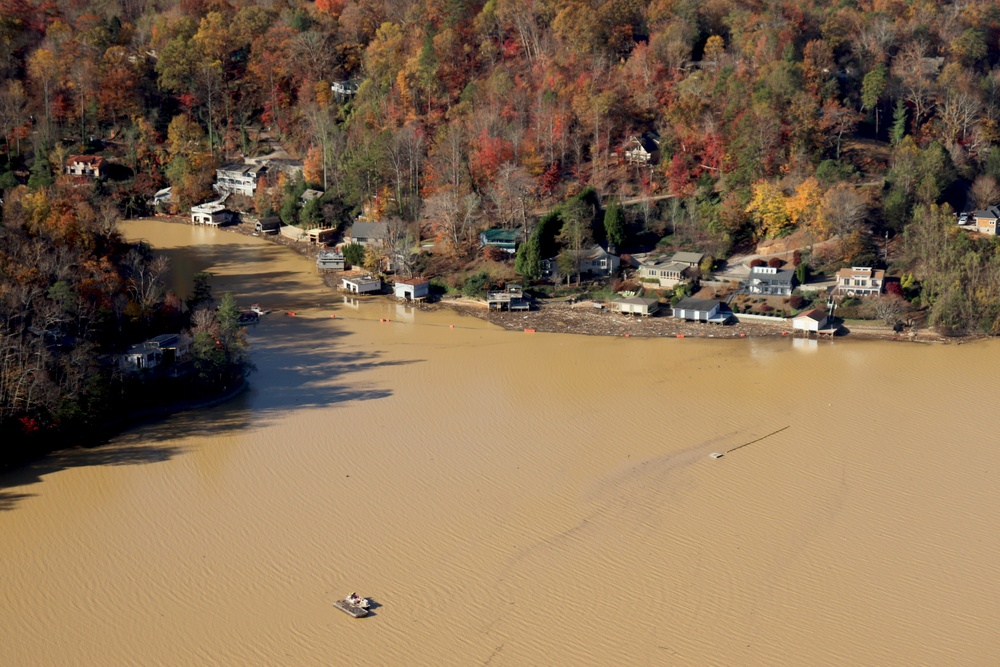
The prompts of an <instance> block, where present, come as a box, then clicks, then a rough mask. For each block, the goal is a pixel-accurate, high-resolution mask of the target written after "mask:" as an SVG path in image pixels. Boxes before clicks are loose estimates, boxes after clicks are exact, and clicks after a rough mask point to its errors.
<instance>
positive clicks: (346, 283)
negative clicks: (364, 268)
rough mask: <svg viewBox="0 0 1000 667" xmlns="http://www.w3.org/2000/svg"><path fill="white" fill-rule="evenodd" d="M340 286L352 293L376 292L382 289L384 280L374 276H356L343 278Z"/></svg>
mask: <svg viewBox="0 0 1000 667" xmlns="http://www.w3.org/2000/svg"><path fill="white" fill-rule="evenodd" d="M340 287H341V289H344V290H347V291H348V292H350V293H351V294H375V293H377V292H381V291H382V281H381V280H380V279H379V278H375V277H374V276H354V277H351V278H342V279H341V280H340Z"/></svg>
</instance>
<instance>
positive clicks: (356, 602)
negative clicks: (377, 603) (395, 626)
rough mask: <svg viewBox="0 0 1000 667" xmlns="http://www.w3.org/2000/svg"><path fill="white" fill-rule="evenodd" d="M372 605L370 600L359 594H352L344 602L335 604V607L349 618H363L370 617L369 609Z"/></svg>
mask: <svg viewBox="0 0 1000 667" xmlns="http://www.w3.org/2000/svg"><path fill="white" fill-rule="evenodd" d="M371 604H372V601H371V600H369V599H368V598H363V597H361V596H359V595H358V594H357V593H351V594H350V595H348V596H347V597H346V598H344V599H343V600H337V601H336V602H334V603H333V606H334V607H336V608H337V609H339V610H340V611H342V612H344V613H345V614H347V615H348V616H352V617H354V618H362V617H364V616H367V615H368V609H369V608H370V607H371Z"/></svg>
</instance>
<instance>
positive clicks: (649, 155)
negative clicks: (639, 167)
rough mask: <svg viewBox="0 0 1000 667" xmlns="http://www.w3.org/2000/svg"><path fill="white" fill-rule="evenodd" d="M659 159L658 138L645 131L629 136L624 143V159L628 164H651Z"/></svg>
mask: <svg viewBox="0 0 1000 667" xmlns="http://www.w3.org/2000/svg"><path fill="white" fill-rule="evenodd" d="M659 159H660V140H659V137H657V136H656V135H654V134H651V133H649V132H645V133H643V134H641V135H633V136H631V137H629V140H628V142H626V144H625V161H626V162H628V163H629V164H652V163H655V162H658V161H659Z"/></svg>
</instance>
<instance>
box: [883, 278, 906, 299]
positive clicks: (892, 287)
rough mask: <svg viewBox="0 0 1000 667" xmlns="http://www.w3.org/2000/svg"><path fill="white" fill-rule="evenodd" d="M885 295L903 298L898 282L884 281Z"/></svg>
mask: <svg viewBox="0 0 1000 667" xmlns="http://www.w3.org/2000/svg"><path fill="white" fill-rule="evenodd" d="M885 293H886V294H893V295H895V296H903V285H902V283H900V282H899V281H898V280H887V281H885Z"/></svg>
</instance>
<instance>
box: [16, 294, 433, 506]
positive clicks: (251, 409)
mask: <svg viewBox="0 0 1000 667" xmlns="http://www.w3.org/2000/svg"><path fill="white" fill-rule="evenodd" d="M255 280H259V277H255ZM348 335H350V334H349V332H344V331H342V330H339V329H337V328H334V327H331V325H330V323H329V322H328V321H325V320H309V319H307V318H285V317H284V316H281V315H269V316H267V318H266V319H265V321H263V322H262V323H261V324H259V325H257V326H256V328H254V329H253V330H252V333H251V345H252V349H253V351H252V358H253V361H254V363H255V364H256V365H257V367H258V371H257V372H256V373H254V374H253V375H251V376H250V389H249V391H246V392H244V393H242V394H240V395H238V396H237V397H235V398H233V399H232V400H229V401H227V402H225V403H223V404H221V405H218V406H215V407H212V408H204V409H196V410H190V411H186V412H180V413H176V414H173V415H170V416H167V417H164V418H162V419H158V420H151V421H149V422H146V423H144V424H142V425H139V426H136V427H135V428H132V429H130V430H127V431H125V432H123V433H122V434H120V435H118V436H116V437H115V438H114V439H113V440H112V441H111V442H110V443H108V444H104V445H101V446H96V447H74V448H71V449H65V450H61V451H57V452H54V453H52V454H50V455H49V456H47V457H45V458H43V459H40V460H37V461H34V462H32V463H29V464H27V465H25V466H23V467H21V468H18V469H14V470H10V471H7V472H4V473H2V474H0V511H4V510H11V509H14V508H16V506H17V505H18V502H19V501H20V500H23V499H25V498H27V497H30V496H31V495H33V494H24V493H14V492H4V491H3V490H2V489H5V488H14V487H24V486H28V485H31V484H36V483H38V482H41V481H42V479H43V477H45V476H46V475H49V474H51V473H54V472H58V471H60V470H66V469H69V468H78V467H83V466H109V465H140V464H149V463H158V462H162V461H167V460H169V459H171V458H173V457H174V456H176V455H178V454H180V453H183V452H182V449H181V448H180V447H177V446H176V445H173V444H171V443H173V442H175V441H176V440H177V439H178V437H184V438H190V437H195V438H199V437H204V438H215V437H219V436H223V435H226V434H229V433H235V432H239V431H242V430H245V429H249V428H258V427H261V426H266V425H267V424H269V423H271V422H272V421H273V420H274V419H277V418H280V417H283V416H285V415H287V414H288V412H289V411H291V410H313V409H329V408H332V407H335V406H336V405H338V404H344V403H347V402H353V401H371V400H378V399H382V398H387V397H389V396H391V395H392V391H391V390H390V389H388V388H385V387H380V386H373V385H370V384H364V383H361V382H358V381H357V380H352V376H355V375H357V374H359V373H364V372H365V371H369V370H372V369H377V368H384V367H387V366H403V365H409V364H414V363H420V362H421V361H423V360H421V359H412V360H381V359H380V358H379V357H380V354H379V353H378V352H366V351H354V350H351V351H345V352H340V351H338V350H337V347H336V340H337V339H338V338H341V337H344V336H348Z"/></svg>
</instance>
